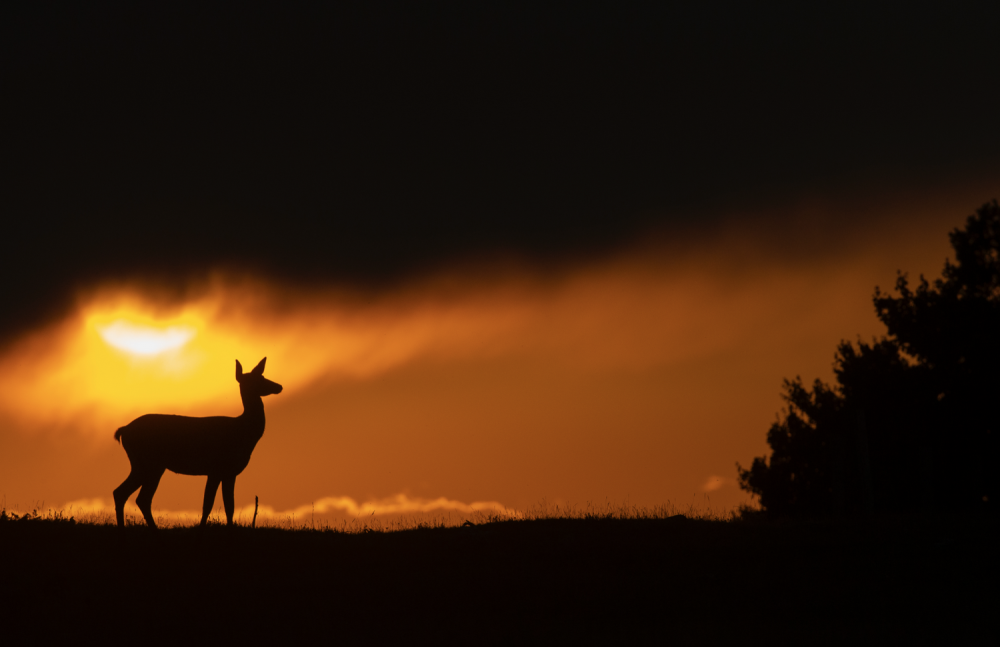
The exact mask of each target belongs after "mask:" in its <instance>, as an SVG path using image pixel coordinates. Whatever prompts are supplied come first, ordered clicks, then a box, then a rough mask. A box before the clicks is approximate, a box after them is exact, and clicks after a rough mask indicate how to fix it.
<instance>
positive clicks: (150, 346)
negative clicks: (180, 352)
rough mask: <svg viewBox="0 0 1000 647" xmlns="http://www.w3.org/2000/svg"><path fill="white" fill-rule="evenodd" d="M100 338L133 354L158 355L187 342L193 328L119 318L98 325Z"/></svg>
mask: <svg viewBox="0 0 1000 647" xmlns="http://www.w3.org/2000/svg"><path fill="white" fill-rule="evenodd" d="M97 330H98V332H99V333H100V335H101V338H102V339H103V340H104V341H106V342H107V343H108V344H110V345H111V346H114V347H115V348H118V349H120V350H124V351H128V352H129V353H133V354H135V355H159V354H160V353H163V352H166V351H168V350H175V349H178V348H181V347H182V346H184V344H186V343H188V341H190V340H191V338H192V337H194V335H195V332H196V331H195V330H194V328H190V327H187V326H170V327H168V328H157V327H153V326H145V325H140V324H135V323H132V322H131V321H128V320H125V319H119V320H118V321H115V322H113V323H110V324H107V325H105V326H98V327H97Z"/></svg>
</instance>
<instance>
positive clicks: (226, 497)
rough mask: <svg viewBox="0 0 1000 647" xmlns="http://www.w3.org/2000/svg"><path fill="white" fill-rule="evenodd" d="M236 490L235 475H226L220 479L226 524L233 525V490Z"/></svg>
mask: <svg viewBox="0 0 1000 647" xmlns="http://www.w3.org/2000/svg"><path fill="white" fill-rule="evenodd" d="M235 490H236V477H235V476H227V477H226V478H224V479H222V504H223V505H224V506H225V507H226V525H227V526H232V525H233V509H234V508H235V507H236V506H235V497H234V492H235Z"/></svg>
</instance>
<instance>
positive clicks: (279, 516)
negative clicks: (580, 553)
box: [55, 493, 522, 525]
mask: <svg viewBox="0 0 1000 647" xmlns="http://www.w3.org/2000/svg"><path fill="white" fill-rule="evenodd" d="M55 510H57V511H59V512H61V513H63V514H65V515H111V516H113V515H114V514H115V504H114V501H113V500H112V499H104V498H93V499H76V500H74V501H69V502H67V503H65V504H63V505H62V506H60V507H59V508H56V509H55ZM126 511H127V514H130V515H141V513H140V512H139V510H138V508H136V506H135V504H134V502H129V503H128V504H126ZM443 512H461V513H465V514H471V513H475V512H484V513H496V514H499V515H501V516H504V517H511V518H519V517H521V516H522V514H521V512H519V511H517V510H513V509H511V508H508V507H507V506H505V505H503V504H502V503H500V502H498V501H473V502H472V503H464V502H462V501H457V500H454V499H448V498H446V497H438V498H436V499H426V498H421V497H411V496H409V495H407V494H403V493H400V494H396V495H393V496H389V497H383V498H381V499H370V500H367V501H362V502H360V503H359V502H358V501H357V500H356V499H353V498H351V497H349V496H328V497H323V498H321V499H318V500H316V501H315V502H313V503H308V504H303V505H300V506H297V507H295V508H292V509H288V510H275V509H274V508H273V507H271V506H269V505H262V506H260V507H259V508H258V510H257V518H258V520H259V521H262V520H265V519H270V520H287V519H293V520H296V521H303V520H305V519H308V518H309V517H311V516H313V515H321V516H323V515H325V516H337V517H344V516H347V517H370V516H375V517H381V516H390V515H420V514H433V513H443ZM253 514H254V506H241V507H238V508H236V509H235V511H234V514H233V518H234V519H242V520H243V521H244V522H249V520H250V519H252V518H253ZM222 515H223V513H222V512H221V508H220V507H219V506H218V505H217V506H216V509H215V510H214V511H213V513H212V518H213V519H215V518H218V517H220V516H222ZM153 516H154V517H156V519H157V520H160V519H164V520H166V521H168V522H169V523H175V524H181V525H185V524H191V523H198V522H200V521H201V512H200V511H195V510H163V509H157V508H154V509H153ZM223 518H224V517H223Z"/></svg>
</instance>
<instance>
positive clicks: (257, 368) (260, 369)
mask: <svg viewBox="0 0 1000 647" xmlns="http://www.w3.org/2000/svg"><path fill="white" fill-rule="evenodd" d="M266 361H267V358H266V357H265V358H264V359H262V360H260V363H259V364H257V366H254V367H253V370H252V371H250V372H251V373H253V374H254V375H263V374H264V362H266Z"/></svg>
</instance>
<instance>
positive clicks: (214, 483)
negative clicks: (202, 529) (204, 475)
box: [201, 475, 222, 526]
mask: <svg viewBox="0 0 1000 647" xmlns="http://www.w3.org/2000/svg"><path fill="white" fill-rule="evenodd" d="M220 481H222V479H220V478H218V477H216V476H211V475H209V477H208V482H207V483H205V503H203V504H202V506H201V525H202V526H204V525H205V523H206V522H207V521H208V515H210V514H211V513H212V506H213V505H215V493H216V492H218V491H219V482H220Z"/></svg>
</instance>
